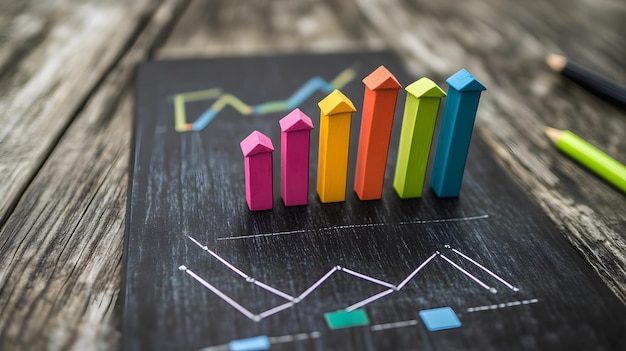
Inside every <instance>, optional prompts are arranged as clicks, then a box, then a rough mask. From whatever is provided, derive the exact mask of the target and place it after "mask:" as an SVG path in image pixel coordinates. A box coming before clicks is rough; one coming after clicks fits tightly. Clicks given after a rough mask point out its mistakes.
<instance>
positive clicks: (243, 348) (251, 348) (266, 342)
mask: <svg viewBox="0 0 626 351" xmlns="http://www.w3.org/2000/svg"><path fill="white" fill-rule="evenodd" d="M228 349H229V350H230V351H262V350H269V349H270V339H269V338H268V337H267V336H264V335H262V336H255V337H253V338H247V339H239V340H233V341H231V342H230V343H228Z"/></svg>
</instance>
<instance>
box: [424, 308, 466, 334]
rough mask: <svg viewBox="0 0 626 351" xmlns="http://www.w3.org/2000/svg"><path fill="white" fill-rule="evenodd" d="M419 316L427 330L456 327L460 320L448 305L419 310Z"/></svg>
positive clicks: (458, 325)
mask: <svg viewBox="0 0 626 351" xmlns="http://www.w3.org/2000/svg"><path fill="white" fill-rule="evenodd" d="M419 315H420V318H421V319H422V321H423V322H424V324H425V325H426V328H427V329H428V330H429V331H437V330H444V329H452V328H458V327H460V326H461V321H460V320H459V317H457V316H456V313H454V311H453V310H452V308H450V307H441V308H433V309H430V310H422V311H420V312H419Z"/></svg>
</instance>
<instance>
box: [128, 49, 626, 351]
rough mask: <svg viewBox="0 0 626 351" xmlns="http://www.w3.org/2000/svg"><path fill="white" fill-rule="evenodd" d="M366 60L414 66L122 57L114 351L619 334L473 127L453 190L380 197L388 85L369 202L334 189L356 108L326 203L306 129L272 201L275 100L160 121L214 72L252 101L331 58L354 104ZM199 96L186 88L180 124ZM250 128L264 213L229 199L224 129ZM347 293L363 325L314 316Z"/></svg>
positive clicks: (453, 344)
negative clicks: (304, 171) (123, 218)
mask: <svg viewBox="0 0 626 351" xmlns="http://www.w3.org/2000/svg"><path fill="white" fill-rule="evenodd" d="M381 64H383V65H385V66H386V67H387V68H388V69H389V70H390V71H391V72H393V73H394V74H395V75H396V77H397V78H398V80H399V81H400V83H401V84H402V85H403V86H406V85H408V84H409V83H411V82H412V81H414V80H415V79H417V78H419V77H410V76H409V75H408V74H407V73H406V72H405V70H404V69H403V67H402V66H401V64H400V63H399V61H398V59H397V58H396V57H395V56H394V55H393V54H391V53H388V52H377V53H371V52H365V53H350V54H336V55H312V54H307V55H286V56H262V57H239V58H215V59H205V60H176V61H160V62H149V63H143V64H141V65H140V66H139V67H138V71H137V83H136V88H137V89H136V107H135V115H136V116H135V128H134V145H133V150H132V153H131V164H130V169H131V179H130V186H129V201H128V218H127V231H126V242H125V253H124V262H125V264H124V272H125V275H124V278H123V291H122V294H121V295H122V296H123V324H122V348H123V349H124V350H198V349H203V348H207V349H208V350H229V349H233V350H237V349H239V350H244V349H246V348H245V347H244V346H243V345H242V344H241V343H239V344H237V343H235V344H230V346H229V343H231V342H232V341H235V340H240V339H246V338H252V337H260V338H257V339H255V340H257V346H258V347H259V348H261V346H262V345H263V343H267V342H269V347H270V349H271V350H410V349H420V350H428V349H438V350H452V349H474V350H486V349H498V350H501V349H551V350H553V349H563V350H569V349H586V350H590V349H626V333H624V331H625V330H626V308H625V307H624V306H623V305H622V304H621V303H620V302H619V301H618V300H617V299H616V298H615V297H614V296H613V295H612V294H611V293H610V291H609V290H608V289H607V288H606V287H605V286H604V285H603V283H602V282H601V281H600V280H599V279H598V278H597V277H596V276H595V275H594V274H593V272H592V271H591V270H590V268H589V267H588V266H587V265H586V264H585V263H584V261H583V260H582V259H581V258H580V257H579V256H578V255H577V254H576V253H575V252H574V250H573V249H572V248H571V247H570V246H569V245H568V244H567V242H566V240H565V239H564V238H563V237H562V236H561V234H560V233H559V232H558V230H557V229H556V228H555V227H554V226H553V224H552V223H551V222H550V220H549V219H548V218H547V217H546V216H545V215H544V214H543V213H542V212H541V210H540V209H539V208H537V207H536V206H535V205H534V204H533V203H532V202H530V201H529V199H528V198H527V197H526V195H525V194H524V193H523V192H522V191H521V190H520V189H519V188H518V187H517V186H516V185H515V183H514V182H513V181H512V180H511V179H510V178H509V177H508V176H507V174H506V173H505V172H504V171H503V170H502V169H501V168H500V167H499V166H498V165H497V164H496V163H495V162H494V160H493V158H492V155H490V154H489V152H488V150H487V148H486V147H485V145H484V144H483V143H482V142H481V140H480V139H479V138H478V137H477V136H476V135H475V136H474V139H473V141H472V145H471V148H470V154H469V158H468V162H467V168H466V171H465V176H464V180H463V187H462V189H461V195H460V197H459V198H457V199H437V198H436V197H435V196H434V195H433V193H432V192H431V191H425V194H424V197H423V198H421V199H413V200H400V199H399V198H398V197H397V196H396V194H395V192H394V191H393V189H392V188H391V179H392V176H393V169H394V167H395V159H396V155H397V144H398V135H399V129H400V125H401V117H402V110H403V104H404V98H405V93H404V92H403V91H401V93H400V97H399V100H398V108H397V113H396V119H395V122H394V132H393V139H392V143H391V150H390V155H389V162H388V166H387V174H386V184H385V188H384V192H383V198H382V199H381V200H376V201H365V202H362V201H359V200H358V199H357V197H356V195H355V194H354V192H353V191H352V190H351V189H352V175H353V172H354V161H355V159H356V157H355V152H356V145H357V139H358V130H359V120H360V112H358V111H357V113H355V115H354V119H353V125H352V141H351V158H350V167H349V168H350V175H349V178H348V179H349V182H348V188H349V190H348V195H347V201H346V202H343V203H335V204H321V203H320V202H319V200H318V198H317V196H316V194H315V191H314V189H315V176H316V165H317V137H318V134H317V129H315V130H314V131H313V134H312V137H311V140H312V145H311V150H312V152H311V183H310V184H311V191H310V197H309V199H310V201H309V202H310V203H309V205H308V206H304V207H290V208H287V207H284V206H283V205H282V202H281V200H280V192H279V190H280V187H279V186H278V184H279V183H278V182H279V174H280V173H279V166H280V165H279V164H280V162H279V160H280V158H279V157H280V129H279V126H278V120H279V119H280V118H282V117H283V116H284V115H285V114H286V113H287V112H288V111H286V112H276V113H269V114H260V115H254V114H253V115H245V114H242V113H240V112H239V111H237V110H236V109H234V108H232V107H230V106H227V107H225V108H224V109H222V110H221V111H220V112H219V113H218V114H217V115H216V116H215V119H214V120H213V121H212V122H211V123H210V124H208V125H207V126H206V128H204V129H202V130H199V131H189V132H177V131H176V130H175V129H174V126H175V123H174V120H175V113H174V106H175V95H176V94H178V93H182V92H190V91H198V90H204V89H217V88H219V89H221V90H219V91H217V90H215V91H214V92H217V95H220V94H225V93H232V94H233V96H236V97H237V98H238V99H239V100H240V101H242V102H245V103H247V104H250V105H254V104H260V103H263V102H267V101H273V100H281V99H286V98H288V97H289V96H291V94H293V92H294V91H296V90H297V89H298V88H299V87H301V86H302V85H303V84H304V83H305V82H307V81H308V80H309V78H311V77H315V76H318V77H321V78H323V79H325V80H327V81H330V80H331V79H333V78H334V77H335V76H336V75H337V74H339V73H340V72H342V71H343V70H344V69H346V68H348V69H351V70H353V71H354V72H356V76H355V78H354V79H352V80H351V81H350V82H348V83H347V85H345V86H344V87H343V88H342V91H343V92H344V94H345V95H347V96H348V97H349V98H350V99H352V101H353V102H354V105H355V106H356V107H357V109H359V110H360V108H361V107H362V97H363V90H364V87H363V84H362V83H361V82H360V80H361V79H362V78H363V77H365V76H366V75H367V74H369V73H370V72H371V71H373V70H374V69H375V68H376V67H378V66H379V65H381ZM459 68H460V67H459ZM452 73H454V72H450V74H452ZM477 78H478V79H480V77H477ZM437 83H438V84H440V85H441V86H442V87H443V88H444V89H447V86H446V84H445V82H443V81H437ZM487 88H488V89H497V87H487ZM484 94H489V90H487V91H486V92H485V93H484ZM324 96H325V94H324V93H322V92H316V93H314V94H313V95H312V96H310V97H309V98H308V99H306V100H305V101H304V102H303V103H302V104H301V105H300V108H301V109H302V111H304V112H305V113H306V114H307V115H309V116H310V117H311V118H312V119H313V121H314V124H315V126H316V127H317V126H318V125H319V124H318V122H319V109H318V107H317V102H318V101H319V100H321V99H322V98H323V97H324ZM215 98H217V97H215ZM215 98H214V97H211V98H210V99H207V100H198V101H189V102H186V103H185V104H184V109H185V110H184V112H185V115H186V119H187V122H193V121H194V120H195V119H196V118H198V117H199V116H200V115H202V114H203V112H204V111H206V110H207V109H208V108H209V107H210V106H211V104H212V103H213V102H214V101H215ZM190 100H194V99H190ZM478 118H480V107H479V110H478ZM255 129H256V130H259V131H261V132H263V133H264V134H266V135H268V136H270V138H272V140H273V142H274V146H275V147H276V151H275V153H274V176H275V184H276V185H275V187H274V194H275V206H274V209H273V210H270V211H262V212H250V211H249V210H248V209H247V205H246V201H245V184H244V175H243V169H244V168H243V167H244V163H243V156H242V154H241V150H240V148H239V142H240V141H241V140H242V139H243V138H245V137H246V136H247V135H248V134H249V133H250V132H251V131H253V130H255ZM431 156H432V155H431ZM425 262H427V264H426V265H425V266H423V267H422V269H420V270H417V269H418V268H419V267H420V265H422V264H423V263H425ZM479 265H480V266H479ZM181 266H184V267H181ZM338 267H340V268H338ZM481 267H484V268H485V269H482V268H481ZM490 272H491V274H490ZM323 277H326V278H327V279H323ZM196 278H197V279H196ZM320 278H322V279H323V281H319V280H320ZM407 278H411V279H408V280H407ZM498 278H499V279H498ZM200 279H202V281H203V282H204V283H205V284H204V285H203V284H202V283H200V282H199V280H200ZM374 279H376V280H374ZM318 281H319V282H320V283H319V284H316V282H318ZM310 287H312V288H311V289H309V288H310ZM307 289H308V290H307ZM303 293H304V294H303ZM281 294H282V296H281ZM297 297H300V299H299V300H294V298H297ZM370 297H372V298H371V299H369V300H368V298H370ZM300 300H301V301H300ZM228 302H231V303H230V304H229V303H228ZM296 302H297V303H296ZM359 302H363V303H362V304H361V305H363V306H359ZM233 304H237V305H236V306H235V307H234V306H233ZM355 304H356V305H357V306H356V307H360V310H362V311H364V312H365V315H366V316H367V318H368V322H367V323H365V324H364V325H361V326H355V327H350V328H342V329H332V328H330V327H329V325H328V324H327V322H326V320H325V317H324V314H325V313H328V312H333V311H338V310H342V309H346V308H349V307H355ZM237 306H238V307H237ZM439 307H450V308H451V309H452V310H453V311H454V315H455V316H456V317H457V318H458V321H459V322H460V323H461V326H457V327H455V328H451V329H445V330H438V331H431V330H429V328H427V323H425V320H424V319H423V318H422V317H421V316H420V311H424V310H429V309H434V308H439ZM266 346H267V345H266Z"/></svg>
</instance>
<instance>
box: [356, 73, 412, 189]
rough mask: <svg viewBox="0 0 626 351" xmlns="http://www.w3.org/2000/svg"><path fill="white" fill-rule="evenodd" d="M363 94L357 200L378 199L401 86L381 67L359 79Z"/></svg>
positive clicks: (357, 168)
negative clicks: (362, 86)
mask: <svg viewBox="0 0 626 351" xmlns="http://www.w3.org/2000/svg"><path fill="white" fill-rule="evenodd" d="M363 83H364V84H365V95H364V98H363V115H362V117H361V130H360V134H359V147H358V151H357V157H356V172H355V176H354V191H355V192H356V194H357V196H358V197H359V199H361V200H376V199H380V198H381V197H382V194H383V182H384V180H385V169H386V167H387V154H388V152H389V141H390V139H391V128H392V126H393V117H394V114H395V112H396V100H397V99H398V91H399V90H400V88H402V86H401V85H400V83H398V80H397V79H396V77H394V76H393V74H391V72H389V71H388V70H387V68H385V67H384V66H380V67H378V68H377V69H376V70H375V71H374V72H372V73H371V74H370V75H369V76H367V77H365V79H363Z"/></svg>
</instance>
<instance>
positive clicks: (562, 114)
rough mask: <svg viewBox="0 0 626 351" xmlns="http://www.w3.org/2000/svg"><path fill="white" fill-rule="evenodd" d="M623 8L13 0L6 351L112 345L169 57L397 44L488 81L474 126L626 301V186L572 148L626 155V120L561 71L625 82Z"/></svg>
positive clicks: (0, 318)
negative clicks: (148, 92) (148, 101)
mask: <svg viewBox="0 0 626 351" xmlns="http://www.w3.org/2000/svg"><path fill="white" fill-rule="evenodd" d="M625 34H626V3H625V2H623V1H621V0H601V1H593V2H592V1H566V0H560V1H551V2H545V1H539V0H532V1H523V2H518V1H496V0H469V1H463V2H458V1H454V2H433V1H420V0H413V1H408V0H407V1H400V0H388V1H387V0H386V1H383V0H354V1H339V0H337V1H313V0H299V1H289V0H282V1H244V0H237V1H233V0H231V1H199V0H197V1H185V0H164V1H159V0H138V1H132V2H128V1H122V0H115V1H109V2H102V1H95V0H51V1H45V2H44V1H19V2H16V1H12V0H2V1H0V174H1V175H2V178H0V179H1V180H0V194H1V197H0V349H2V350H8V349H11V350H15V349H24V350H33V349H77V350H84V349H115V348H117V347H118V344H119V334H120V332H119V323H120V319H121V317H120V309H119V308H118V306H119V304H118V295H119V291H120V271H121V265H122V251H123V250H122V245H123V236H124V216H125V211H126V189H127V174H128V156H129V148H130V139H131V126H132V104H133V93H132V92H133V90H132V77H133V68H134V66H135V64H136V63H137V62H140V61H142V60H152V59H161V58H178V57H212V56H223V55H249V54H256V53H264V54H267V53H283V52H293V51H299V52H330V51H350V50H363V49H384V48H391V49H393V50H395V51H397V52H398V53H399V54H400V55H401V57H402V58H403V60H404V61H405V64H406V66H407V67H408V69H409V70H410V71H411V72H412V73H414V74H415V76H416V77H420V76H425V75H426V76H430V77H432V78H433V79H436V80H437V81H443V80H444V79H445V78H446V77H447V76H448V75H450V74H451V73H452V72H455V71H456V70H457V69H458V68H460V67H466V68H467V69H469V70H470V71H471V72H472V73H473V74H474V75H476V76H477V77H480V79H481V81H483V83H485V85H487V86H488V87H489V92H488V93H487V94H484V97H483V99H482V102H481V107H480V110H479V115H478V120H477V128H476V133H479V134H480V136H481V137H482V138H483V139H484V140H486V141H487V143H488V144H489V146H490V147H491V149H492V150H493V152H494V154H495V155H496V156H497V159H498V160H499V162H501V163H502V164H503V165H505V167H506V168H507V169H508V170H509V171H510V173H511V174H512V175H513V176H514V178H515V179H516V181H518V182H519V184H520V185H521V186H522V187H523V188H524V189H525V190H526V191H527V192H528V194H530V197H531V198H532V199H533V200H534V201H536V202H537V203H538V204H539V205H540V206H541V207H542V208H543V209H544V210H545V212H546V213H547V214H548V215H549V216H550V218H552V220H553V221H554V222H555V223H556V225H557V226H558V227H559V228H561V230H562V234H563V236H564V237H566V238H567V240H569V241H570V243H571V244H572V245H573V246H574V247H575V248H576V249H577V250H578V252H579V253H580V255H581V256H583V257H584V258H585V260H586V261H587V262H588V263H589V265H590V266H591V267H592V268H593V269H594V271H595V272H596V273H597V274H598V275H599V276H600V277H601V278H602V279H603V280H604V282H605V283H606V284H607V285H608V286H609V287H610V288H611V289H612V290H613V291H614V292H615V294H616V295H617V296H618V297H619V298H620V299H621V300H622V301H624V302H626V196H625V195H624V194H623V193H620V192H619V191H617V190H616V189H614V188H612V187H611V186H609V185H607V184H606V183H605V182H603V181H601V180H600V179H598V178H597V177H595V176H594V175H592V174H591V173H589V172H588V171H586V170H584V169H582V168H581V167H579V166H578V165H576V164H575V163H573V162H572V161H570V160H569V159H567V158H565V157H564V156H563V155H561V154H559V153H558V152H557V151H556V150H555V149H554V148H553V146H552V145H551V144H550V143H549V142H548V140H547V139H546V138H545V137H544V135H543V126H544V125H551V126H554V127H558V128H562V129H571V130H573V131H575V132H576V133H578V134H579V135H581V136H583V137H584V138H586V139H587V140H589V141H590V142H592V143H594V144H596V145H598V146H601V147H602V148H603V149H604V150H605V151H607V152H608V153H610V154H612V155H614V156H615V157H616V158H617V159H618V160H620V161H622V162H626V156H625V155H626V112H624V111H621V110H619V109H618V108H616V107H614V106H612V105H610V104H608V103H606V102H604V101H602V100H599V99H598V98H596V97H595V96H593V95H591V94H589V93H587V92H586V91H585V90H583V89H581V88H580V87H579V86H577V85H575V84H573V83H571V82H569V81H567V80H565V79H563V78H562V77H559V76H558V75H555V74H553V73H552V72H550V71H549V69H548V68H547V66H546V65H545V64H544V63H543V58H544V56H545V54H546V53H549V52H557V53H564V54H566V55H568V56H569V57H571V58H574V59H575V60H576V61H578V62H579V63H581V64H584V65H586V66H588V67H590V68H592V69H594V70H596V71H597V72H599V73H601V74H603V75H606V76H609V77H612V78H613V79H615V80H617V81H619V82H620V83H621V84H626V63H625V62H626V61H625V59H626V35H625Z"/></svg>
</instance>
